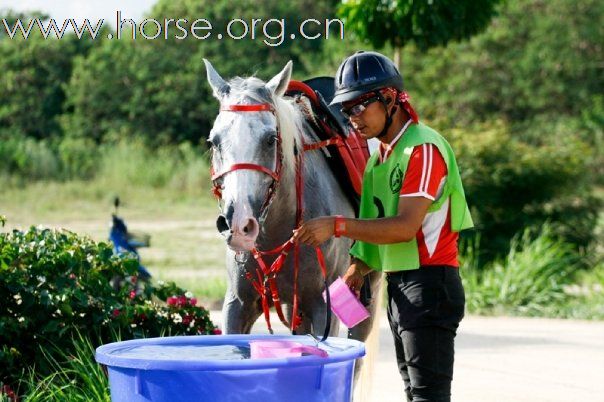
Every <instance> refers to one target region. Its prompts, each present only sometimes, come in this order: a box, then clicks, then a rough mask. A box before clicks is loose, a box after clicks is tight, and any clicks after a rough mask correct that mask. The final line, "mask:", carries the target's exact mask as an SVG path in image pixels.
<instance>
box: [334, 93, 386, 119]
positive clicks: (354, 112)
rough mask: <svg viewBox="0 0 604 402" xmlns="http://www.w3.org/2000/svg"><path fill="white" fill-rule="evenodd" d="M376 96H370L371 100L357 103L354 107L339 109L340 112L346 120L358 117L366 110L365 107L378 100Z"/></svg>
mask: <svg viewBox="0 0 604 402" xmlns="http://www.w3.org/2000/svg"><path fill="white" fill-rule="evenodd" d="M379 99H380V98H379V97H378V96H372V97H371V98H367V99H365V100H364V101H362V102H359V103H357V104H356V105H354V106H350V107H343V108H342V109H340V112H341V113H342V114H343V115H344V116H345V117H346V118H348V119H350V118H351V117H354V116H358V115H360V114H361V113H363V112H364V111H365V109H367V106H368V105H370V104H372V103H373V102H375V101H377V100H379Z"/></svg>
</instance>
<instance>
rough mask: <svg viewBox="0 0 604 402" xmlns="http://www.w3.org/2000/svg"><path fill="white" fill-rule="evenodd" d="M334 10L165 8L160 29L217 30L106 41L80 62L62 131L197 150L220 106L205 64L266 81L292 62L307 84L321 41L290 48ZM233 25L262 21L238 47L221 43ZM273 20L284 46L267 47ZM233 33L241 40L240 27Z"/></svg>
mask: <svg viewBox="0 0 604 402" xmlns="http://www.w3.org/2000/svg"><path fill="white" fill-rule="evenodd" d="M331 9H332V6H331V5H330V4H329V3H328V2H325V1H323V2H310V1H301V2H296V3H293V4H292V3H282V2H280V1H277V0H271V1H265V2H263V7H262V8H261V9H259V8H258V5H257V2H253V1H249V0H240V1H226V0H223V1H217V2H212V3H210V2H198V1H191V0H181V1H176V2H174V1H165V0H160V1H159V2H158V3H157V4H156V5H155V6H154V7H153V9H152V10H151V13H150V16H151V17H153V18H154V19H156V20H158V21H163V20H164V19H166V18H174V19H179V18H186V19H188V22H187V23H185V24H181V25H182V26H183V27H185V28H186V29H187V30H189V28H190V25H191V23H192V21H193V20H195V19H197V18H206V19H207V20H209V21H211V23H212V25H213V27H215V32H214V33H213V36H212V37H210V38H208V39H205V40H199V39H195V38H194V37H193V36H192V35H191V33H190V30H189V34H188V36H187V37H186V38H185V39H183V40H179V39H176V38H175V35H181V32H180V31H178V30H177V29H176V28H175V27H174V24H172V25H171V26H170V30H169V31H168V39H164V36H163V35H162V36H160V37H158V38H157V39H155V40H145V39H143V38H141V37H140V32H139V33H138V34H137V38H136V39H135V40H132V39H131V38H132V34H131V32H127V27H129V26H130V24H124V30H123V31H122V39H121V40H119V41H116V40H113V41H103V43H102V44H101V45H100V46H99V47H98V48H95V49H94V50H93V51H92V52H90V54H89V55H88V57H86V58H80V59H79V60H77V61H76V67H75V69H74V73H73V76H72V78H71V80H70V82H69V84H68V86H67V93H68V101H67V106H68V108H69V113H66V115H65V116H63V119H62V124H63V128H64V131H65V132H66V133H69V134H70V135H76V136H85V137H92V138H94V139H95V140H97V141H99V142H100V141H104V140H112V139H114V138H115V137H116V136H120V137H121V136H140V137H143V138H145V139H147V140H148V141H149V142H150V143H152V144H154V145H159V144H164V143H167V142H180V141H190V142H193V143H197V142H198V141H199V140H200V139H202V138H205V137H207V133H208V132H209V130H210V128H211V125H212V122H213V120H214V117H215V116H216V114H217V106H218V105H217V103H216V101H215V100H214V98H213V97H212V96H211V94H210V88H209V86H208V85H207V82H206V78H205V77H206V75H205V70H204V66H203V63H202V58H203V57H205V58H208V59H210V60H212V61H213V62H214V63H215V65H217V66H218V67H219V68H220V71H221V73H223V74H224V76H225V77H231V76H234V75H241V76H245V75H252V74H257V75H258V76H259V77H260V78H268V77H270V76H272V75H274V74H276V73H277V72H278V71H279V70H280V69H281V68H282V67H283V65H284V64H285V63H286V62H287V61H288V60H290V59H291V60H293V61H294V66H295V74H296V75H297V76H304V75H306V74H307V73H308V71H309V70H310V69H312V68H313V65H312V62H310V61H311V60H312V58H310V57H309V55H310V54H313V53H318V52H319V51H320V49H321V46H322V41H321V40H301V39H298V40H292V39H291V37H290V34H291V33H293V32H294V31H292V29H293V28H294V27H296V26H297V24H298V23H299V22H300V21H302V20H303V19H305V18H312V17H314V18H317V19H320V20H323V19H324V18H325V16H326V15H330V13H332V14H335V11H329V10H331ZM232 18H241V19H243V20H245V21H247V22H248V25H251V19H252V18H260V19H262V21H261V23H260V24H259V25H258V26H257V27H256V37H255V39H251V38H250V34H248V36H247V37H246V38H243V39H240V40H236V39H231V38H228V37H226V35H225V36H224V38H223V39H222V40H219V39H217V37H216V35H217V33H219V32H220V33H222V34H224V33H225V26H226V23H227V21H229V20H231V19H232ZM270 18H277V19H281V18H283V19H285V29H286V34H285V35H284V38H283V43H281V44H280V45H279V46H269V45H267V44H266V43H264V40H265V39H266V38H264V37H263V33H262V24H263V23H264V22H265V21H267V20H268V19H270ZM311 27H312V25H309V28H311ZM152 28H153V27H152ZM154 29H155V28H153V29H151V28H149V32H148V33H147V35H153V34H154V32H155V31H154ZM237 29H239V31H237ZM280 29H281V28H280V26H279V25H278V24H277V23H271V24H269V25H267V30H268V33H269V34H270V35H272V36H278V34H279V32H280ZM233 31H236V32H234V33H239V34H241V33H242V31H241V29H240V26H239V28H238V25H237V24H236V25H235V28H234V29H233ZM311 31H312V29H309V30H308V33H309V34H312V32H311ZM200 34H201V33H200ZM128 38H130V39H128ZM268 41H269V42H271V43H276V42H278V40H275V41H272V40H268Z"/></svg>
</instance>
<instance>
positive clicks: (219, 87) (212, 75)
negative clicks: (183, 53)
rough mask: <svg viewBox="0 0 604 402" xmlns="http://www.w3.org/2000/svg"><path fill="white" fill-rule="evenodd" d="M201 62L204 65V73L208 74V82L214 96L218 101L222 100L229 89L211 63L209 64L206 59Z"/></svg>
mask: <svg viewBox="0 0 604 402" xmlns="http://www.w3.org/2000/svg"><path fill="white" fill-rule="evenodd" d="M203 62H204V63H205V65H206V72H207V74H208V82H209V83H210V86H211V87H212V91H213V92H214V96H215V97H216V98H218V100H220V99H222V98H223V97H224V96H225V95H228V93H229V91H230V90H231V87H230V86H229V84H227V83H226V81H225V80H223V79H222V77H221V76H220V74H218V73H217V72H216V70H215V69H214V66H212V63H210V62H209V61H208V60H207V59H203Z"/></svg>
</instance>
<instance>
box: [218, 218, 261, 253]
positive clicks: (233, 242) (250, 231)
mask: <svg viewBox="0 0 604 402" xmlns="http://www.w3.org/2000/svg"><path fill="white" fill-rule="evenodd" d="M216 228H217V229H218V231H219V232H220V234H222V235H223V236H224V237H225V239H226V242H227V245H228V246H229V248H231V249H232V250H234V251H250V250H252V249H253V248H254V247H255V246H256V239H257V238H258V234H259V233H260V225H259V224H258V221H257V220H256V218H247V219H243V220H242V222H241V223H239V222H233V227H232V228H231V226H230V225H229V221H228V219H227V217H226V216H225V215H219V216H218V219H217V220H216Z"/></svg>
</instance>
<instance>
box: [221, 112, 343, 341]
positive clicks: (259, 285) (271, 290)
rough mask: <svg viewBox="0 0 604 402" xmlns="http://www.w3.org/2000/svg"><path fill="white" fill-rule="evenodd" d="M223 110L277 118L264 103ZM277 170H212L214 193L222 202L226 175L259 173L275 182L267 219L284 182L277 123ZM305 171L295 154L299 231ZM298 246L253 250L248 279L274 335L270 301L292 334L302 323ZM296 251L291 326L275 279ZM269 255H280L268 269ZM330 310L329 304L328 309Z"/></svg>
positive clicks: (238, 165) (240, 166)
mask: <svg viewBox="0 0 604 402" xmlns="http://www.w3.org/2000/svg"><path fill="white" fill-rule="evenodd" d="M221 110H223V111H229V112H271V113H273V114H275V110H274V108H273V107H272V106H271V105H270V104H268V103H261V104H257V105H227V106H226V107H223V108H222V109H221ZM339 142H341V140H340V139H339V138H333V139H330V140H326V141H321V142H319V143H316V144H302V149H303V151H310V150H315V149H319V148H322V147H325V146H328V145H334V144H338V143H339ZM276 159H277V160H276V166H275V170H274V171H273V170H270V169H268V168H266V167H264V166H261V165H258V164H255V163H236V164H233V165H231V166H230V167H229V168H228V169H226V170H224V171H222V172H220V173H215V172H214V169H213V167H211V178H212V182H213V185H214V186H213V192H214V195H215V196H216V197H217V198H219V199H220V198H222V191H221V190H222V186H221V185H220V184H219V183H218V179H220V178H222V177H224V176H225V175H226V174H228V173H231V172H234V171H236V170H256V171H259V172H262V173H265V174H267V175H269V176H270V177H272V178H273V182H272V183H271V186H270V187H269V190H268V194H267V198H266V200H265V202H264V204H263V207H262V211H261V217H262V216H264V215H265V213H266V212H267V211H268V207H269V206H270V204H271V202H272V200H273V198H274V196H275V193H276V187H277V185H278V183H279V181H280V180H281V169H282V164H283V150H282V144H281V131H280V130H279V123H278V122H277V158H276ZM302 171H303V157H302V152H299V153H297V154H296V228H298V227H299V226H300V225H301V223H302V214H303V206H302V199H303V188H304V184H303V180H302ZM299 247H300V246H299V244H298V243H297V242H294V240H293V237H292V238H290V239H289V240H288V241H287V242H285V243H284V244H282V245H281V246H279V247H277V248H275V249H273V250H269V251H259V250H258V249H256V248H254V249H253V250H252V255H253V256H254V258H255V259H256V261H257V263H258V266H259V268H257V270H256V278H254V276H253V275H252V273H251V272H247V273H246V277H247V278H248V279H249V280H250V281H251V283H252V286H253V287H254V289H255V290H256V291H257V292H258V294H259V295H260V297H261V302H262V310H263V312H264V317H265V320H266V324H267V326H268V329H269V331H270V332H271V333H272V332H273V330H272V327H271V323H270V318H269V304H268V297H269V295H270V297H271V298H272V300H273V304H274V305H275V310H276V311H277V315H278V316H279V319H280V320H281V322H282V323H283V324H284V325H285V326H286V327H289V328H290V329H291V330H292V332H293V331H294V330H295V329H296V327H298V325H300V323H301V322H302V319H301V317H300V316H299V315H298V301H299V300H298V290H297V282H298V271H299V253H300V250H299ZM292 249H293V251H294V292H293V293H294V294H293V312H292V322H291V323H289V322H288V321H287V319H286V318H285V315H284V314H283V309H282V307H281V302H280V298H279V292H278V289H277V283H276V276H277V274H278V273H279V272H280V271H281V268H282V267H283V264H284V262H285V259H286V258H287V255H288V253H289V252H290V251H291V250H292ZM315 251H316V253H317V259H318V262H319V266H320V268H321V272H322V274H323V278H324V280H325V288H326V292H328V289H327V282H326V281H327V269H326V267H325V261H324V257H323V253H322V251H321V249H320V248H319V247H316V248H315ZM266 255H277V257H276V259H275V260H274V262H273V263H272V264H270V265H268V264H267V263H266V262H265V261H264V259H263V256H266ZM327 308H328V309H329V301H328V307H327ZM328 331H329V327H328V326H327V327H326V330H325V334H324V336H323V339H325V338H326V337H327V334H328Z"/></svg>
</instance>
